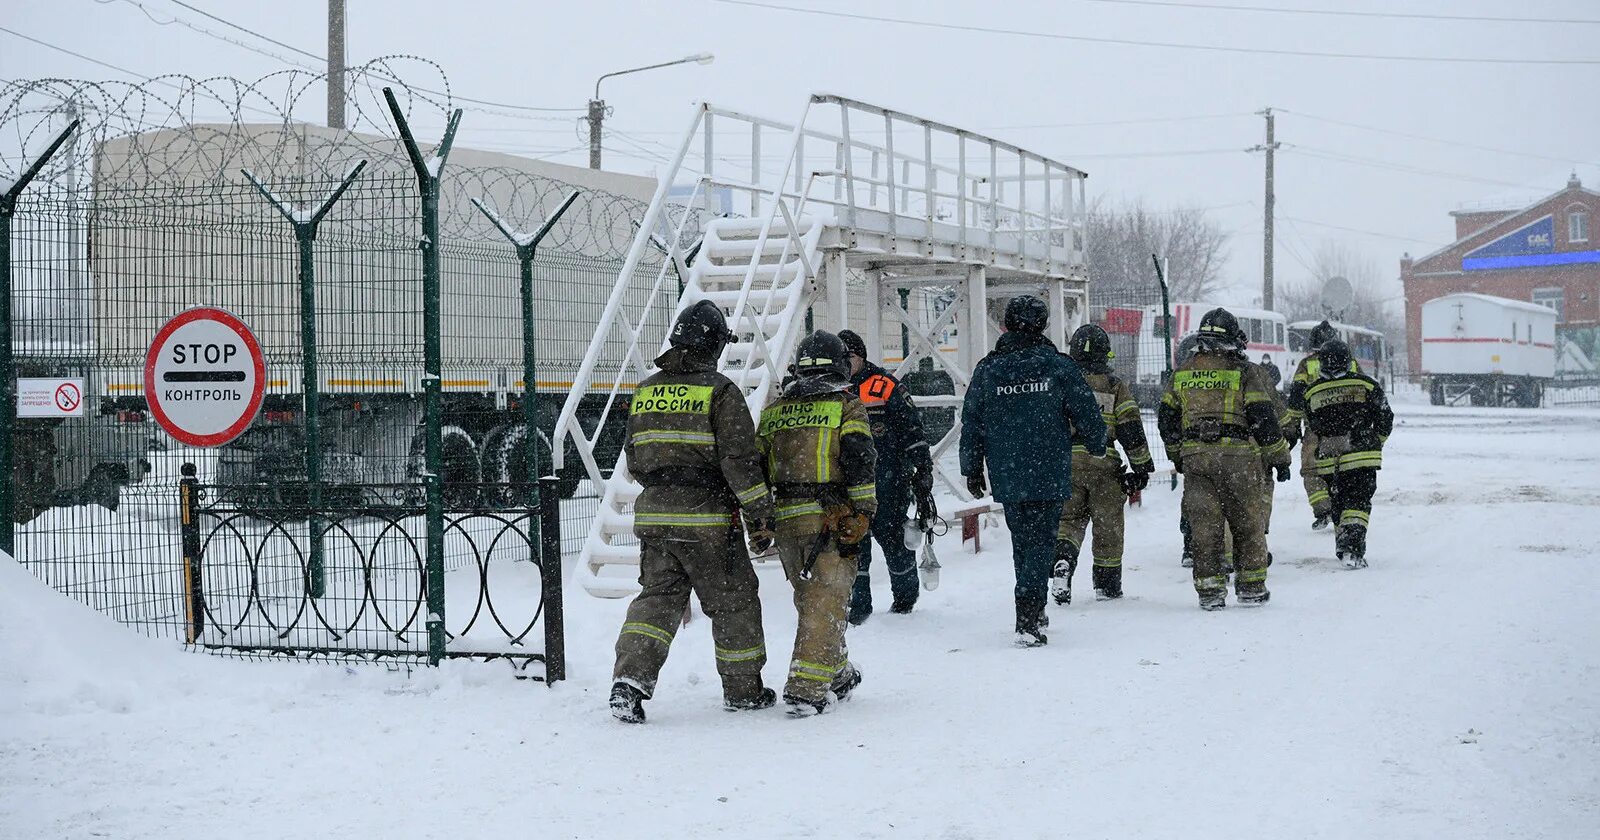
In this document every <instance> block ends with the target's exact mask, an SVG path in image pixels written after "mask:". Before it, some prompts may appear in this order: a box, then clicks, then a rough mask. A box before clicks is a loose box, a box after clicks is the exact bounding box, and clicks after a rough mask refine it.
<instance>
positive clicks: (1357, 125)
mask: <svg viewBox="0 0 1600 840" xmlns="http://www.w3.org/2000/svg"><path fill="white" fill-rule="evenodd" d="M1279 110H1280V111H1281V112H1283V113H1285V114H1294V115H1295V116H1297V117H1300V118H1301V119H1307V120H1315V121H1316V122H1323V123H1328V124H1330V125H1341V126H1344V127H1346V128H1355V129H1360V130H1362V131H1371V132H1374V133H1377V134H1387V135H1390V136H1392V137H1404V138H1406V139H1408V140H1421V141H1423V142H1425V143H1438V144H1440V145H1442V146H1459V147H1461V148H1463V149H1475V150H1477V151H1480V152H1494V153H1496V154H1502V155H1512V156H1514V157H1525V158H1532V159H1534V160H1548V161H1554V162H1556V163H1566V164H1572V163H1584V162H1585V161H1580V160H1577V159H1574V158H1563V157H1552V156H1550V155H1541V154H1535V153H1533V152H1519V151H1517V150H1515V149H1501V148H1497V147H1495V146H1479V145H1477V144H1475V143H1463V142H1461V141H1459V140H1444V139H1441V138H1438V137H1426V136H1424V135H1421V134H1410V133H1407V132H1404V131H1396V130H1394V129H1392V128H1381V127H1379V126H1375V125H1362V124H1361V123H1354V122H1349V121H1347V120H1336V119H1333V118H1331V117H1319V116H1317V115H1316V114H1308V113H1305V112H1304V111H1290V110H1288V109H1283V108H1280V109H1279Z"/></svg>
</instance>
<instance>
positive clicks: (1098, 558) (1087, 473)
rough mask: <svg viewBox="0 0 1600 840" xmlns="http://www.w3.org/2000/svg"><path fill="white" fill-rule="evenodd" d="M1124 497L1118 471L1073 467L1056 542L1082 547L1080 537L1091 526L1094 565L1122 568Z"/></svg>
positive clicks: (1119, 471)
mask: <svg viewBox="0 0 1600 840" xmlns="http://www.w3.org/2000/svg"><path fill="white" fill-rule="evenodd" d="M1127 502H1128V497H1127V495H1126V494H1124V493H1123V492H1122V468H1121V465H1120V464H1119V465H1117V466H1116V467H1115V468H1103V467H1099V466H1098V465H1097V466H1095V467H1084V466H1081V465H1074V467H1073V470H1072V496H1071V497H1069V498H1068V499H1067V500H1066V502H1065V503H1063V504H1062V506H1061V520H1060V525H1059V527H1058V528H1057V529H1056V539H1058V540H1065V541H1067V542H1069V543H1072V548H1073V550H1074V552H1076V551H1077V550H1078V549H1080V548H1082V547H1083V535H1084V533H1085V532H1086V531H1087V530H1088V529H1089V525H1090V524H1091V523H1093V525H1094V545H1093V551H1092V553H1093V555H1094V564H1095V566H1096V567H1098V568H1102V569H1120V568H1122V535H1123V515H1124V511H1125V509H1126V506H1127Z"/></svg>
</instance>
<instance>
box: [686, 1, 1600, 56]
mask: <svg viewBox="0 0 1600 840" xmlns="http://www.w3.org/2000/svg"><path fill="white" fill-rule="evenodd" d="M711 2H713V3H722V4H725V5H729V6H746V7H749V8H753V9H766V10H769V11H779V12H794V13H798V14H807V15H821V16H823V17H833V18H841V19H846V20H868V21H875V22H877V23H897V24H901V25H904V26H923V27H928V28H931V29H950V30H955V31H959V32H981V33H985V34H989V35H1015V36H1018V37H1023V38H1045V39H1049V40H1055V41H1076V42H1080V43H1091V44H1114V45H1117V46H1124V47H1161V48H1164V49H1175V50H1195V51H1201V52H1222V53H1249V54H1255V55H1281V56H1294V57H1297V58H1344V59H1363V60H1370V61H1407V62H1437V63H1444V64H1541V65H1600V59H1583V58H1476V57H1465V56H1425V55H1380V54H1375V53H1345V52H1319V51H1313V50H1278V49H1271V48H1266V47H1224V46H1217V45H1213V44H1185V43H1177V42H1172V41H1137V40H1133V39H1130V38H1099V37H1094V36H1090V35H1066V34H1062V33H1059V32H1035V31H1032V30H1026V29H1004V28H1000V27H993V26H973V25H970V24H959V23H939V22H937V21H928V20H915V19H912V18H897V17H887V16H882V15H863V14H856V13H852V12H839V11H831V10H825V9H807V8H802V7H799V6H781V5H777V4H775V3H758V2H755V0H711Z"/></svg>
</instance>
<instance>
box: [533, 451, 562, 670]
mask: <svg viewBox="0 0 1600 840" xmlns="http://www.w3.org/2000/svg"><path fill="white" fill-rule="evenodd" d="M539 558H540V559H539V586H540V589H541V590H542V591H541V592H540V595H541V597H542V599H543V603H544V681H545V683H546V684H547V685H555V684H556V683H557V682H560V681H561V680H564V679H566V678H567V630H566V626H567V622H566V615H565V611H564V609H563V605H562V603H561V494H560V492H558V491H557V490H556V477H555V476H553V475H548V476H545V477H544V478H541V479H540V480H539Z"/></svg>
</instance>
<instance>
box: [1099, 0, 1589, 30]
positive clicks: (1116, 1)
mask: <svg viewBox="0 0 1600 840" xmlns="http://www.w3.org/2000/svg"><path fill="white" fill-rule="evenodd" d="M1082 2H1085V3H1105V4H1109V5H1116V6H1161V7H1166V8H1173V9H1197V10H1202V11H1222V12H1264V13H1268V14H1284V15H1327V16H1335V17H1358V18H1399V19H1404V20H1449V21H1476V22H1479V23H1564V24H1600V20H1594V19H1588V18H1528V17H1492V16H1489V15H1430V14H1425V13H1422V12H1364V11H1353V10H1348V9H1285V8H1280V7H1276V6H1234V5H1229V4H1224V3H1176V2H1173V0H1082Z"/></svg>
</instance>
